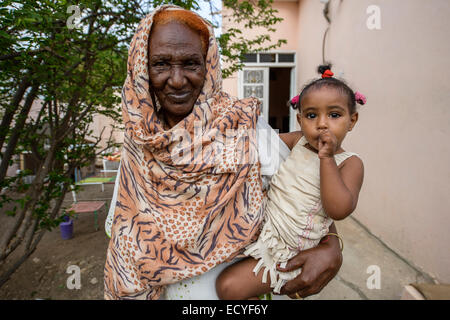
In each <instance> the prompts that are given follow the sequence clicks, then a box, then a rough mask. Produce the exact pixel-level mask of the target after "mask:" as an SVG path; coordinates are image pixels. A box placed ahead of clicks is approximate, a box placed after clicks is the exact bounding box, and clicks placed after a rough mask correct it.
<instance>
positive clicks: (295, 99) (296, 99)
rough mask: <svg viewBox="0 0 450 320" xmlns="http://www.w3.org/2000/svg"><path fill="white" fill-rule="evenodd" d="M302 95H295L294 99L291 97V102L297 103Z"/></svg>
mask: <svg viewBox="0 0 450 320" xmlns="http://www.w3.org/2000/svg"><path fill="white" fill-rule="evenodd" d="M299 97H300V96H299V95H298V96H295V97H293V98H292V99H291V104H297V102H298V98H299Z"/></svg>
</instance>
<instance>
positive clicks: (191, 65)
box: [184, 61, 199, 69]
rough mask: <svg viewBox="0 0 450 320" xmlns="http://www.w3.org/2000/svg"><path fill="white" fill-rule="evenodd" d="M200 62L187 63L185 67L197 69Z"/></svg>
mask: <svg viewBox="0 0 450 320" xmlns="http://www.w3.org/2000/svg"><path fill="white" fill-rule="evenodd" d="M198 65H199V64H198V62H196V61H186V62H185V63H184V66H185V67H186V68H188V69H196V68H197V67H198Z"/></svg>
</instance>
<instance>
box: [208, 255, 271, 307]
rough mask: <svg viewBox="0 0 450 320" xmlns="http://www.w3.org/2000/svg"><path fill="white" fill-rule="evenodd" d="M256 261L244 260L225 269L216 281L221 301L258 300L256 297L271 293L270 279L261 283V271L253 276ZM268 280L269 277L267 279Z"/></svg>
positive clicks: (251, 259)
mask: <svg viewBox="0 0 450 320" xmlns="http://www.w3.org/2000/svg"><path fill="white" fill-rule="evenodd" d="M257 263H258V261H257V260H255V259H253V258H246V259H244V260H242V261H239V262H237V263H235V264H232V265H231V266H229V267H227V268H225V270H223V271H222V273H221V274H220V275H219V276H218V277H217V280H216V291H217V295H218V297H219V299H222V300H244V299H258V296H260V295H262V294H265V293H269V292H272V289H271V288H270V279H268V280H267V283H262V275H263V273H264V272H263V271H262V270H261V271H260V272H259V273H258V275H256V276H255V274H254V273H253V268H255V266H256V264H257ZM268 278H269V277H268Z"/></svg>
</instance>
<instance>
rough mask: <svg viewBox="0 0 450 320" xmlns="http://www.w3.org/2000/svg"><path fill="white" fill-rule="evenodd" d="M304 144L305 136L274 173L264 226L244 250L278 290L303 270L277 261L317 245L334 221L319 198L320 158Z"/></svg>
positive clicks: (338, 157)
mask: <svg viewBox="0 0 450 320" xmlns="http://www.w3.org/2000/svg"><path fill="white" fill-rule="evenodd" d="M305 144H307V140H306V138H305V137H304V136H302V137H301V138H300V140H299V141H298V143H297V144H296V145H295V146H294V148H293V149H292V151H291V153H290V155H289V156H288V158H287V159H286V161H284V162H283V163H282V164H281V166H280V169H279V170H278V172H277V173H276V174H275V175H274V176H273V177H272V180H271V182H270V189H269V191H268V193H267V200H266V207H265V221H264V226H263V227H262V231H261V234H260V235H259V238H258V240H257V241H256V242H254V243H252V244H250V245H249V246H248V247H247V248H246V251H245V254H246V255H250V256H252V257H253V258H255V259H257V260H259V261H258V264H257V265H256V266H255V268H254V269H253V272H254V273H255V275H256V274H258V272H259V271H260V270H261V269H262V268H264V274H263V279H262V281H263V283H265V282H267V274H270V280H271V283H270V286H271V287H272V288H273V291H274V292H275V293H279V292H280V289H281V288H282V287H283V286H284V284H285V283H286V282H287V281H289V280H291V279H293V278H295V277H296V276H297V275H299V274H300V272H301V269H298V270H295V271H292V272H278V271H277V270H276V265H277V264H278V263H280V264H281V265H282V266H283V265H284V264H285V263H286V262H287V261H288V260H289V259H290V258H292V257H293V256H295V255H296V254H297V253H298V252H299V251H301V250H306V249H309V248H312V247H315V246H316V245H317V244H318V243H319V241H320V239H321V238H323V237H324V236H325V235H326V234H327V233H328V228H329V226H330V225H331V223H332V222H333V220H332V219H331V218H329V217H328V216H327V215H326V213H325V211H324V210H323V208H322V203H321V201H320V159H319V157H318V156H317V153H315V152H313V151H311V150H309V149H307V148H306V147H305ZM353 155H356V156H357V154H356V153H352V152H343V153H339V154H336V155H335V156H334V159H335V160H336V164H337V165H338V166H339V165H340V164H341V163H342V162H343V161H344V160H346V159H347V158H349V157H351V156H353Z"/></svg>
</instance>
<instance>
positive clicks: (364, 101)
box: [355, 91, 367, 105]
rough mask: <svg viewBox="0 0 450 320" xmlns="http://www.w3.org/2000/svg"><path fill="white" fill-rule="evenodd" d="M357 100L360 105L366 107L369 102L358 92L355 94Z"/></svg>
mask: <svg viewBox="0 0 450 320" xmlns="http://www.w3.org/2000/svg"><path fill="white" fill-rule="evenodd" d="M355 100H356V102H358V103H359V104H360V105H365V104H366V102H367V99H366V96H365V95H363V94H362V93H361V92H358V91H356V92H355Z"/></svg>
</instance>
